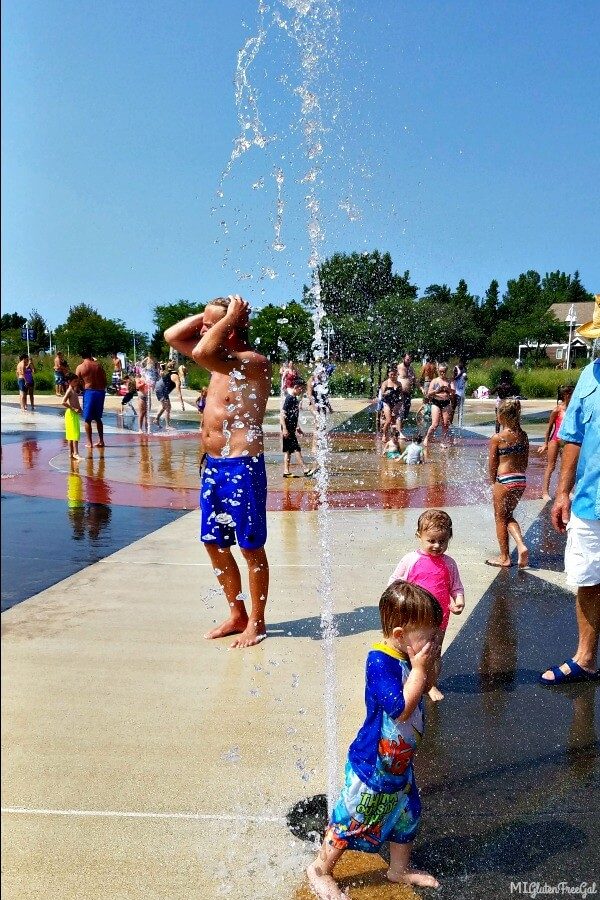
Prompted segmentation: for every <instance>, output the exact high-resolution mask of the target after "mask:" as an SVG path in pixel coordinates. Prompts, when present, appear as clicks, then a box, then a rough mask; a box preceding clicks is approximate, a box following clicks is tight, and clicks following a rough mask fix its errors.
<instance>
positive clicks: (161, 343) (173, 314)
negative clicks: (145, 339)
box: [149, 300, 204, 359]
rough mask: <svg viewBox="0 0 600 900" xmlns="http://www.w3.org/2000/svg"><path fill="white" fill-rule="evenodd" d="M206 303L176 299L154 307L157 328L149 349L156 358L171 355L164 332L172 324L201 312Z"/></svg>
mask: <svg viewBox="0 0 600 900" xmlns="http://www.w3.org/2000/svg"><path fill="white" fill-rule="evenodd" d="M203 309H204V304H202V303H197V302H196V301H193V300H175V301H174V302H173V303H163V304H159V305H158V306H155V307H154V309H153V311H152V312H153V316H152V321H153V322H154V324H155V326H156V329H155V331H154V332H153V334H152V338H151V340H150V346H149V350H150V353H151V354H152V356H154V357H156V359H166V358H167V357H168V355H169V346H168V344H167V342H166V341H165V339H164V333H165V331H166V330H167V328H170V327H171V325H175V324H176V323H177V322H181V320H182V319H187V317H188V316H194V315H197V314H198V313H201V312H202V311H203Z"/></svg>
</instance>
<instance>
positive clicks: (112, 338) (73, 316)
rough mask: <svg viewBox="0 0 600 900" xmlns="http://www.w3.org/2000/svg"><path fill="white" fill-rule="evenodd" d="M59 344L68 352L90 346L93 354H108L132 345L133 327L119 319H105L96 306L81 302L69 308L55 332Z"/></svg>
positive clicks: (60, 347)
mask: <svg viewBox="0 0 600 900" xmlns="http://www.w3.org/2000/svg"><path fill="white" fill-rule="evenodd" d="M54 337H55V342H56V346H57V347H58V348H59V349H60V350H67V352H68V353H69V354H75V355H81V353H82V351H83V350H86V349H89V350H91V352H92V353H93V354H94V356H107V355H108V354H109V353H112V352H114V351H117V352H118V351H123V350H125V349H126V348H129V347H131V346H132V333H131V329H129V328H127V326H126V325H125V323H124V322H122V321H121V320H120V319H106V318H104V316H101V315H100V313H99V312H98V311H97V310H95V309H94V308H93V307H91V306H88V305H87V304H86V303H80V304H78V305H77V306H72V307H71V308H70V309H69V315H68V317H67V321H66V322H65V324H64V325H59V326H58V328H57V329H56V332H55V335H54Z"/></svg>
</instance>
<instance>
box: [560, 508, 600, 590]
mask: <svg viewBox="0 0 600 900" xmlns="http://www.w3.org/2000/svg"><path fill="white" fill-rule="evenodd" d="M565 572H566V575H567V584H570V585H571V586H572V587H595V586H596V585H597V584H600V519H580V518H578V516H574V515H573V513H571V518H570V519H569V522H568V524H567V546H566V548H565Z"/></svg>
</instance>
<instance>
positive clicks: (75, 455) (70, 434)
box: [62, 372, 82, 460]
mask: <svg viewBox="0 0 600 900" xmlns="http://www.w3.org/2000/svg"><path fill="white" fill-rule="evenodd" d="M65 382H66V384H67V390H66V391H65V395H64V397H63V400H62V405H63V406H65V407H66V411H65V438H66V439H67V441H68V442H69V454H70V456H71V459H77V460H79V459H81V457H80V455H79V437H80V434H81V423H80V421H79V419H80V417H81V412H82V410H81V403H80V402H79V393H78V388H79V376H78V375H75V373H74V372H69V374H68V375H65Z"/></svg>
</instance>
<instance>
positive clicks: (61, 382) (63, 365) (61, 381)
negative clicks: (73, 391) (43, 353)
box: [54, 350, 69, 397]
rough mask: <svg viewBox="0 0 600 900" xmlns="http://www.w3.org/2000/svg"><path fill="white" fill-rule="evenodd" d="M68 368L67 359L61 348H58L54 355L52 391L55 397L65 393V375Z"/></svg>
mask: <svg viewBox="0 0 600 900" xmlns="http://www.w3.org/2000/svg"><path fill="white" fill-rule="evenodd" d="M68 370H69V367H68V365H67V361H66V359H65V356H64V353H63V352H62V350H59V351H58V353H57V354H56V356H55V357H54V393H55V394H56V396H57V397H62V396H63V394H64V393H65V384H66V383H67V379H66V375H67V372H68Z"/></svg>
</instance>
